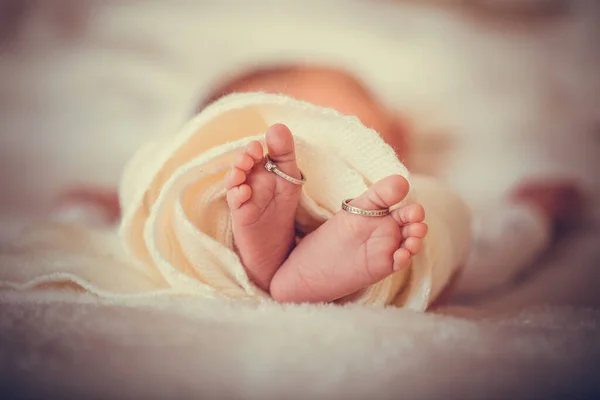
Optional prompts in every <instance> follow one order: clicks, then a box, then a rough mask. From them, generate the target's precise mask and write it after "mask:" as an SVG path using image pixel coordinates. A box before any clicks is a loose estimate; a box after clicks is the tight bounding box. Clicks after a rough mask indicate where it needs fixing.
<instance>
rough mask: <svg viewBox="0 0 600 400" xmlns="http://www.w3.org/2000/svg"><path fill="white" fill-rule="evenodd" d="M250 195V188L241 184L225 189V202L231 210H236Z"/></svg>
mask: <svg viewBox="0 0 600 400" xmlns="http://www.w3.org/2000/svg"><path fill="white" fill-rule="evenodd" d="M250 197H252V189H251V188H250V186H249V185H247V184H243V185H240V186H237V187H234V188H232V189H230V190H228V191H227V204H228V205H229V208H231V209H232V210H237V209H238V208H240V207H241V206H242V205H243V204H244V203H245V202H247V201H248V200H249V199H250Z"/></svg>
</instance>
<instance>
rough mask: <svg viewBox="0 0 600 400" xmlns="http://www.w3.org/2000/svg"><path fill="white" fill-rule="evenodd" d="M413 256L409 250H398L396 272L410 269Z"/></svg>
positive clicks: (395, 257) (395, 256) (395, 258)
mask: <svg viewBox="0 0 600 400" xmlns="http://www.w3.org/2000/svg"><path fill="white" fill-rule="evenodd" d="M411 256H412V254H410V251H408V250H407V249H404V248H399V249H398V250H396V252H395V253H394V267H393V268H394V271H399V270H401V269H404V268H406V267H408V266H409V265H410V262H411Z"/></svg>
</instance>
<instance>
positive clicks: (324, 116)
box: [0, 93, 470, 310]
mask: <svg viewBox="0 0 600 400" xmlns="http://www.w3.org/2000/svg"><path fill="white" fill-rule="evenodd" d="M277 122H281V123H285V124H286V125H287V126H288V127H289V128H290V129H291V130H292V132H293V133H294V135H295V140H296V143H297V155H298V162H299V166H300V168H301V169H302V170H303V172H304V174H305V176H306V177H307V179H308V181H307V183H306V185H305V186H304V187H303V194H302V198H301V201H300V206H299V208H298V212H297V222H298V226H299V228H300V229H301V230H302V231H304V232H306V233H309V232H311V231H312V230H314V229H315V228H316V227H318V226H319V225H320V224H321V223H323V222H324V221H326V220H327V219H328V218H330V217H331V216H332V215H333V214H334V213H336V212H337V211H338V210H339V208H340V203H341V201H342V200H343V199H344V198H348V197H354V196H357V195H359V194H361V193H363V192H364V191H365V190H366V189H367V188H368V187H369V185H370V184H371V183H373V182H375V181H378V180H380V179H382V178H384V177H386V176H389V175H391V174H401V175H403V176H405V177H407V178H408V180H409V182H410V183H411V192H410V193H409V195H408V196H407V198H406V199H405V200H404V201H403V202H402V203H401V204H408V203H413V202H415V201H418V202H421V203H422V204H423V205H424V206H425V209H426V213H427V222H428V224H429V226H430V233H429V235H428V238H427V239H426V241H425V245H424V249H423V251H422V252H421V253H420V254H419V255H417V256H416V257H415V259H414V261H413V263H412V266H411V268H410V269H408V270H406V271H400V272H397V273H395V274H393V275H392V276H390V277H388V278H386V279H384V280H383V281H381V282H379V283H377V284H374V285H372V286H370V287H369V288H367V289H366V290H364V291H361V292H360V293H357V294H355V295H354V296H349V297H348V298H346V299H345V300H347V301H355V302H359V303H363V304H372V305H380V306H382V305H388V304H396V305H398V306H403V307H407V308H411V309H415V310H425V309H426V307H427V305H428V304H430V302H431V300H432V299H434V298H435V297H436V296H437V295H438V294H439V293H440V291H441V290H442V288H443V287H444V286H445V284H446V283H448V281H449V279H450V277H451V276H452V274H453V273H454V272H455V271H456V269H457V268H458V267H459V266H460V265H461V263H462V262H463V261H464V260H465V257H466V254H467V250H468V243H469V239H470V231H469V226H470V221H469V215H468V212H467V211H466V208H465V207H464V205H463V204H462V202H461V201H460V200H459V199H458V197H457V196H455V195H454V194H453V193H452V192H451V191H449V190H448V189H447V188H445V187H444V186H442V185H441V184H440V183H438V182H437V181H434V180H429V179H426V178H422V177H418V176H409V174H408V171H407V169H406V168H405V166H404V165H403V164H402V163H401V162H400V161H399V160H398V159H397V158H396V155H395V153H394V151H393V150H392V149H391V148H390V147H389V146H388V145H387V144H385V143H384V142H383V140H382V139H381V138H380V137H379V135H378V134H377V133H376V132H375V131H373V130H370V129H367V128H365V127H364V126H363V125H362V124H361V123H360V122H359V121H358V119H357V118H355V117H347V116H343V115H341V114H339V113H337V112H335V111H333V110H329V109H324V108H320V107H316V106H314V105H311V104H308V103H304V102H300V101H296V100H293V99H290V98H287V97H283V96H275V95H268V94H263V93H253V94H237V95H231V96H228V97H225V98H223V99H221V100H219V101H218V102H216V103H214V104H212V105H211V106H209V107H207V108H206V109H205V110H204V111H203V112H201V113H200V114H199V115H198V116H197V117H195V118H194V119H192V120H191V121H190V122H189V123H188V124H187V125H185V126H184V127H183V128H182V129H181V131H180V132H179V133H177V134H176V135H172V134H171V135H165V136H162V137H159V138H157V139H156V140H154V141H152V142H150V143H148V144H147V145H146V146H144V147H143V148H142V149H140V150H139V151H138V153H137V154H136V155H135V157H134V158H133V160H131V162H130V164H129V165H128V167H127V169H126V171H125V173H124V176H123V179H122V182H121V188H120V197H121V204H122V207H123V221H122V224H121V227H120V237H121V240H122V242H121V244H124V249H125V250H126V253H127V254H123V252H122V250H123V248H122V247H121V246H120V244H119V242H118V241H117V240H116V238H115V237H114V234H111V233H98V232H89V231H85V230H84V231H81V230H79V231H78V230H76V228H73V227H71V228H68V227H51V228H45V229H38V230H34V231H33V232H32V235H30V236H29V239H28V241H27V240H26V241H25V242H24V243H27V244H26V245H24V247H23V248H21V249H20V250H15V251H13V252H9V253H3V254H12V258H11V259H8V258H7V257H6V256H2V257H3V259H2V260H1V261H2V263H3V266H4V267H5V268H3V269H2V271H1V275H0V281H2V284H3V285H4V286H8V287H11V288H17V289H19V288H21V289H23V288H32V287H35V286H39V285H41V284H47V283H49V282H51V283H56V282H69V283H75V284H76V285H78V286H79V287H82V288H84V289H86V290H89V291H91V292H94V293H97V294H99V295H102V296H146V295H156V294H157V293H163V294H167V295H189V296H202V297H206V298H223V297H224V298H233V299H245V300H255V301H261V300H268V299H269V297H268V295H267V294H266V293H264V292H262V291H261V290H260V289H258V288H257V287H256V286H255V285H253V284H252V282H251V281H250V280H249V279H248V276H247V275H246V273H245V271H244V268H243V266H242V264H241V262H240V260H239V258H238V257H237V255H236V254H235V252H234V251H233V236H232V231H231V221H230V213H229V210H228V207H227V204H226V201H225V189H224V187H223V178H224V176H225V174H226V172H227V171H228V170H229V168H230V166H231V164H232V162H233V160H234V158H235V156H236V155H237V154H239V152H240V151H241V150H242V149H243V147H244V146H245V145H246V144H247V143H248V142H249V141H251V140H254V139H258V140H263V138H264V133H265V131H266V129H267V128H268V127H269V126H270V125H272V124H274V123H277ZM274 229H275V227H274ZM73 237H76V238H77V241H78V242H79V245H74V244H73V239H72V238H73ZM28 246H29V247H28ZM26 248H29V251H28V253H29V254H32V253H31V251H32V249H33V254H37V255H40V256H38V258H36V259H35V261H33V262H29V263H27V262H24V260H23V259H21V260H20V259H19V256H18V254H23V252H24V250H23V249H26ZM48 249H50V251H48ZM57 249H58V250H57ZM69 249H70V250H69ZM69 251H70V252H71V253H72V252H73V251H75V252H76V253H77V255H78V257H76V258H73V257H69V256H68V255H69V254H70V253H69ZM15 254H16V255H15ZM42 255H43V256H42Z"/></svg>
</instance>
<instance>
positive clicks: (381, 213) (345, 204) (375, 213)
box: [342, 199, 390, 217]
mask: <svg viewBox="0 0 600 400" xmlns="http://www.w3.org/2000/svg"><path fill="white" fill-rule="evenodd" d="M352 200H354V199H346V200H344V201H342V210H344V211H346V212H349V213H351V214H357V215H362V216H364V217H385V216H386V215H389V214H390V209H389V208H386V209H385V210H365V209H362V208H358V207H354V206H351V205H350V202H351V201H352Z"/></svg>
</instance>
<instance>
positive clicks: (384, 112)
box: [219, 67, 407, 160]
mask: <svg viewBox="0 0 600 400" xmlns="http://www.w3.org/2000/svg"><path fill="white" fill-rule="evenodd" d="M253 91H263V92H268V93H280V94H285V95H288V96H290V97H293V98H296V99H299V100H303V101H307V102H309V103H313V104H315V105H318V106H323V107H328V108H333V109H335V110H337V111H339V112H341V113H343V114H347V115H354V116H356V117H358V118H359V119H360V120H361V122H362V123H363V124H364V125H365V126H367V127H369V128H372V129H374V130H375V131H377V132H379V134H380V135H381V136H382V137H383V139H384V140H385V141H386V142H387V143H388V144H389V145H390V146H392V147H393V148H394V149H395V150H396V153H397V154H398V157H399V158H400V159H401V160H404V158H405V155H406V151H407V148H406V147H407V146H406V132H405V128H404V126H403V124H402V121H401V120H400V118H399V117H398V116H397V115H395V114H394V113H392V112H390V111H389V110H388V109H386V107H384V106H383V105H382V104H381V103H380V102H379V101H378V100H377V99H376V98H375V97H374V96H373V95H372V94H371V93H370V92H369V90H368V89H367V88H366V87H365V85H364V84H362V83H361V82H360V81H359V80H358V79H356V78H354V77H352V76H351V75H350V74H348V73H345V72H343V71H341V70H338V69H334V68H325V67H282V68H274V69H263V70H259V71H255V72H252V73H250V74H246V75H244V76H241V77H238V78H237V79H234V80H233V81H230V82H229V83H228V84H227V85H226V86H225V87H223V88H221V90H220V91H219V95H220V96H221V95H224V94H229V93H235V92H238V93H239V92H253Z"/></svg>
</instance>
